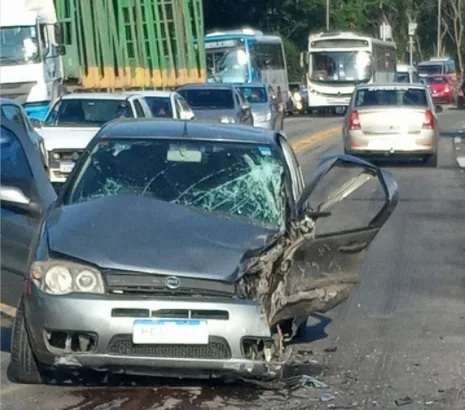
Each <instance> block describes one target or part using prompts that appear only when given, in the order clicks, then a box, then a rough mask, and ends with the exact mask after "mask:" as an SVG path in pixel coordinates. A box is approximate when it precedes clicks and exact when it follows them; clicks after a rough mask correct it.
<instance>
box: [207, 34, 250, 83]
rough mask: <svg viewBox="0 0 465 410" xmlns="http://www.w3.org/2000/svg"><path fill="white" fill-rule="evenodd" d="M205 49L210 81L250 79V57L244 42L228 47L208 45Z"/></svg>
mask: <svg viewBox="0 0 465 410" xmlns="http://www.w3.org/2000/svg"><path fill="white" fill-rule="evenodd" d="M207 44H208V43H207ZM205 51H206V58H207V73H208V80H209V81H210V82H220V83H246V82H248V81H249V75H248V70H247V63H248V57H247V53H246V51H245V46H244V45H243V44H242V45H238V46H233V47H226V48H208V47H206V50H205Z"/></svg>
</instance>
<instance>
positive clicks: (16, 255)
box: [0, 116, 56, 306]
mask: <svg viewBox="0 0 465 410" xmlns="http://www.w3.org/2000/svg"><path fill="white" fill-rule="evenodd" d="M0 128H1V130H0V151H1V162H2V166H1V185H0V200H1V235H0V239H1V254H2V258H1V274H2V287H1V300H2V303H6V304H8V305H10V306H16V303H17V301H18V300H19V297H20V295H21V292H22V289H23V283H24V275H25V274H27V273H28V269H29V258H30V255H29V252H30V249H31V242H32V241H33V240H34V239H35V238H36V237H37V236H38V234H39V229H40V225H41V221H42V218H43V213H44V212H45V211H46V210H47V209H48V208H49V207H50V206H51V205H52V204H53V202H54V201H55V200H56V193H55V190H54V189H53V187H52V185H51V183H50V182H49V180H48V177H47V173H46V171H45V170H44V166H43V162H42V158H41V155H40V154H39V152H38V151H37V149H36V147H35V146H34V143H33V142H32V140H31V139H30V137H29V135H28V134H27V131H26V129H25V128H24V127H21V126H19V125H18V124H17V123H16V122H15V121H14V120H10V119H7V118H6V117H4V116H2V117H1V126H0Z"/></svg>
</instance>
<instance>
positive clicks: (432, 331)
mask: <svg viewBox="0 0 465 410" xmlns="http://www.w3.org/2000/svg"><path fill="white" fill-rule="evenodd" d="M440 120H441V128H442V137H441V141H440V155H439V167H438V168H437V169H432V168H425V167H423V166H413V165H412V164H410V166H406V165H405V164H392V163H385V164H384V163H383V164H382V166H383V167H386V168H387V169H389V170H391V171H392V172H393V173H394V175H395V177H396V179H397V181H398V184H399V192H400V202H399V205H398V206H397V209H396V210H395V213H394V215H393V216H392V218H391V219H390V220H389V221H388V223H387V224H386V226H385V227H384V228H383V230H382V231H381V233H380V234H379V235H378V237H377V238H376V240H375V242H374V243H373V245H372V247H371V248H370V250H369V253H368V257H367V259H366V261H365V263H364V264H363V267H362V270H361V279H362V280H361V283H360V285H359V286H358V288H357V291H356V292H355V293H354V294H353V295H352V297H351V298H350V299H349V300H348V301H347V302H346V303H344V304H342V305H341V306H339V307H338V308H336V309H335V310H334V311H332V312H331V313H330V314H327V315H321V316H315V317H312V318H310V320H309V323H308V327H307V331H306V336H305V340H303V341H301V343H299V344H296V345H295V347H294V359H293V360H294V361H293V363H291V365H290V367H289V374H294V375H307V376H312V377H314V378H315V379H316V380H318V381H320V382H323V383H324V384H325V386H326V387H320V388H316V387H312V386H311V381H312V380H310V382H308V383H307V385H305V386H304V385H301V386H294V387H292V388H290V387H289V386H269V385H268V386H266V387H267V388H266V389H263V388H261V387H259V386H255V385H251V384H241V385H238V384H234V385H223V384H218V383H214V382H197V381H184V382H183V381H181V382H180V381H155V380H152V379H149V378H134V377H121V376H119V377H116V376H114V377H109V378H108V379H106V380H103V381H102V380H97V379H95V378H94V377H86V378H84V379H83V380H81V381H80V380H78V379H79V376H77V380H75V381H74V382H73V383H74V384H73V385H64V386H63V385H59V386H56V385H50V386H25V385H15V384H11V383H9V382H8V379H7V376H6V368H7V364H8V360H9V354H8V348H9V344H8V342H9V336H10V334H11V329H10V328H9V324H10V323H9V319H8V318H6V317H4V318H3V321H2V325H3V326H2V335H1V342H2V353H1V364H2V366H1V367H2V373H1V382H2V394H1V406H2V409H14V410H23V409H24V410H28V409H31V408H34V409H38V410H41V409H44V410H45V409H46V410H54V409H56V410H64V409H66V410H78V409H79V410H91V409H96V410H110V409H124V410H149V409H151V410H155V409H157V410H175V409H182V410H189V409H211V410H215V409H228V410H233V409H248V410H254V409H257V410H258V409H273V410H279V409H283V410H284V409H286V410H287V409H294V410H297V409H328V408H332V409H383V410H389V409H397V408H400V409H405V410H411V409H434V410H436V409H444V410H455V409H457V410H458V409H462V410H463V409H464V408H465V396H464V395H463V393H462V392H463V391H464V390H465V378H464V376H465V372H464V370H463V369H464V366H465V352H464V348H463V340H464V331H465V297H464V293H465V271H464V268H463V267H464V266H465V170H462V169H460V167H459V163H460V158H463V156H464V155H465V118H464V116H463V111H461V112H460V111H456V110H452V109H450V110H445V112H444V113H442V114H441V115H440ZM340 124H341V119H340V118H326V119H321V118H320V119H314V118H305V119H302V118H300V119H299V118H292V119H288V120H287V121H286V124H285V129H286V132H287V134H288V136H289V139H290V140H291V142H292V143H293V145H294V146H295V147H296V150H297V151H299V158H300V161H301V164H302V167H303V169H304V170H305V172H306V173H308V172H309V169H311V168H313V167H314V166H316V164H317V162H318V160H319V159H320V158H321V157H322V156H323V155H327V154H330V153H338V152H341V150H342V144H341V139H340V132H338V130H339V128H340ZM461 130H462V132H460V131H461ZM310 134H313V137H311V138H309V135H310ZM462 137H463V138H462ZM361 206H362V205H361ZM355 212H356V210H353V214H352V213H347V214H346V218H347V219H349V220H350V219H351V218H352V217H353V216H355ZM2 286H3V284H2ZM313 382H315V380H313ZM95 384H97V385H95ZM108 386H110V387H108ZM271 387H274V388H273V389H271Z"/></svg>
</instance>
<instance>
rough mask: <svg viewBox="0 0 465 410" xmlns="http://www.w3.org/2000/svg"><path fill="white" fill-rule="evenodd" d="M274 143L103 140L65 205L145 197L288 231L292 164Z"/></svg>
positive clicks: (78, 178)
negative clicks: (288, 171)
mask: <svg viewBox="0 0 465 410" xmlns="http://www.w3.org/2000/svg"><path fill="white" fill-rule="evenodd" d="M281 158H282V157H281V156H280V155H279V153H278V152H277V150H276V148H275V147H274V146H270V145H258V144H250V143H231V142H212V141H185V140H182V141H181V140H179V141H178V140H173V139H164V140H163V139H157V140H155V139H152V140H125V141H123V140H114V141H111V140H106V141H101V142H99V143H97V144H96V146H95V147H94V148H93V150H92V152H91V153H90V155H89V157H88V158H87V159H86V161H85V162H84V164H83V165H82V168H81V170H80V172H79V174H78V176H77V178H76V179H75V183H74V186H73V187H72V188H71V190H70V191H69V192H70V194H69V195H68V198H67V199H66V200H65V203H67V204H72V203H79V202H83V201H91V200H93V199H96V198H100V197H104V196H111V195H130V196H144V197H149V198H154V199H159V200H163V201H167V202H170V203H174V204H179V205H182V206H185V207H189V208H194V209H198V210H201V211H204V212H207V213H213V214H218V215H222V216H225V217H231V218H239V219H242V220H244V221H245V222H249V223H253V224H255V225H259V226H263V227H265V228H269V229H283V228H284V224H285V213H286V194H285V192H286V191H285V177H284V175H285V173H284V171H285V168H284V167H285V164H284V162H283V160H282V159H281Z"/></svg>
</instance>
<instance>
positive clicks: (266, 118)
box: [265, 111, 271, 121]
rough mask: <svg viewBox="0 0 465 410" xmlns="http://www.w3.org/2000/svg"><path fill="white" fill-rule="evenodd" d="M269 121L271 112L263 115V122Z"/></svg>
mask: <svg viewBox="0 0 465 410" xmlns="http://www.w3.org/2000/svg"><path fill="white" fill-rule="evenodd" d="M270 120H271V112H269V111H268V112H267V113H266V114H265V121H270Z"/></svg>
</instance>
